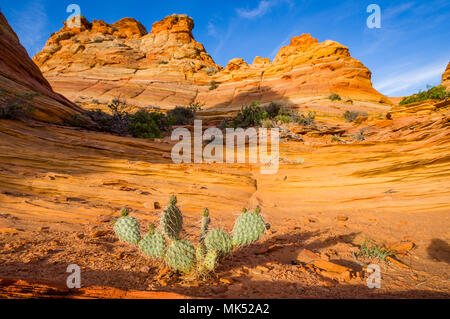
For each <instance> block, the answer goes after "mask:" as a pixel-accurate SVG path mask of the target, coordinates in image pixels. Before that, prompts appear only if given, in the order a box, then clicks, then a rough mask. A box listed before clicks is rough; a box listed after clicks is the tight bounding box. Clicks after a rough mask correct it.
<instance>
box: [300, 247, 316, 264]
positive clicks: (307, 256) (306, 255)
mask: <svg viewBox="0 0 450 319" xmlns="http://www.w3.org/2000/svg"><path fill="white" fill-rule="evenodd" d="M316 259H320V256H319V255H318V254H316V253H315V252H312V251H311V250H309V249H306V248H305V249H303V250H302V251H301V252H300V253H299V254H298V255H297V260H299V261H304V262H306V263H308V262H311V261H313V260H316Z"/></svg>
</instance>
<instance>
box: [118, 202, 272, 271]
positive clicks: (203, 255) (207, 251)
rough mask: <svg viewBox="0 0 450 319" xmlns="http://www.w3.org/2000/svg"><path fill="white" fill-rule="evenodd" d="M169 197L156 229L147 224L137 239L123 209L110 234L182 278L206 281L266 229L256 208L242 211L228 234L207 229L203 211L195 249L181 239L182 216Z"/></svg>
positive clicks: (135, 228)
mask: <svg viewBox="0 0 450 319" xmlns="http://www.w3.org/2000/svg"><path fill="white" fill-rule="evenodd" d="M176 204H177V198H176V197H175V196H172V197H171V198H170V200H169V205H168V206H167V207H166V209H165V210H164V212H163V213H162V215H161V218H160V221H159V228H156V227H155V225H154V224H150V226H149V231H148V233H147V234H145V235H144V236H141V231H140V225H139V221H138V220H137V219H136V218H134V217H132V216H129V210H128V209H127V208H124V209H122V211H121V217H120V218H118V219H117V220H115V221H114V232H115V233H116V235H117V236H118V237H119V239H120V240H122V241H124V242H127V243H129V244H132V245H135V246H137V247H138V248H139V250H140V252H141V253H142V254H143V255H145V256H146V257H148V258H152V259H156V260H159V261H162V262H163V263H164V264H166V265H167V266H169V267H170V268H172V269H173V270H175V271H177V272H180V273H183V274H195V275H197V276H198V277H206V276H207V275H208V274H210V273H211V272H213V271H214V270H215V269H216V267H217V265H218V264H219V262H220V261H221V260H222V259H224V258H226V257H227V256H229V255H230V254H231V253H232V251H233V250H234V249H236V248H239V247H242V246H245V245H248V244H251V243H254V242H256V241H258V240H259V239H260V238H261V237H262V236H263V235H264V233H265V231H266V230H267V229H268V228H269V227H270V225H269V224H267V223H265V222H264V219H263V217H262V216H261V214H260V209H259V207H257V208H255V209H254V210H253V211H247V210H245V209H244V211H243V212H242V214H241V215H240V216H239V217H238V218H237V219H236V221H235V224H234V228H233V231H232V233H231V234H229V233H228V232H226V231H224V230H222V229H211V230H210V229H209V224H210V216H209V215H210V214H209V210H208V209H207V208H205V209H204V210H203V217H202V221H201V234H200V238H199V241H198V244H197V246H194V244H193V243H192V242H190V241H189V240H187V239H185V238H182V237H181V233H182V229H183V215H182V212H181V210H180V209H179V208H178V207H177V206H176Z"/></svg>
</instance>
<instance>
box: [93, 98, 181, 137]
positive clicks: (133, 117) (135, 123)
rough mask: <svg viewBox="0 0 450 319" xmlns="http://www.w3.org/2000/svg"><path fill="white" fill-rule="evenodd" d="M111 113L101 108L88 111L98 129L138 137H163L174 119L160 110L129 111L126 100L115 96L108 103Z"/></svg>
mask: <svg viewBox="0 0 450 319" xmlns="http://www.w3.org/2000/svg"><path fill="white" fill-rule="evenodd" d="M108 108H109V109H110V111H111V114H108V113H106V112H103V111H102V110H100V109H97V110H93V111H87V114H88V115H89V117H90V118H91V119H92V120H93V121H94V122H95V123H97V125H98V129H99V130H100V131H103V132H108V133H112V134H116V135H121V136H125V135H128V134H130V135H132V136H133V137H138V138H155V137H161V136H162V133H161V131H166V130H168V129H169V128H170V127H171V126H172V125H173V124H174V121H173V120H172V119H171V118H170V117H168V116H166V115H165V114H163V113H161V112H158V111H149V110H140V111H137V112H136V113H134V114H130V113H128V112H127V110H126V108H127V105H126V102H125V101H123V100H121V99H119V98H115V99H113V100H112V101H111V103H110V104H108Z"/></svg>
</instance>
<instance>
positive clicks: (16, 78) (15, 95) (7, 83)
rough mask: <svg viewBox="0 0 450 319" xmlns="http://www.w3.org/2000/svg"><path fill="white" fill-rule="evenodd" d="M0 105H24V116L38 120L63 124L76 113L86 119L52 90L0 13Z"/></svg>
mask: <svg viewBox="0 0 450 319" xmlns="http://www.w3.org/2000/svg"><path fill="white" fill-rule="evenodd" d="M0 106H1V107H2V108H5V109H6V108H16V109H17V108H21V107H23V108H25V107H27V108H28V112H29V114H27V116H28V117H30V118H32V119H35V120H40V121H46V122H55V123H62V122H65V121H66V122H67V121H72V120H73V118H74V117H75V116H76V117H77V119H78V120H81V121H87V119H86V118H84V117H83V115H82V112H83V111H82V110H81V109H80V108H79V107H78V106H76V105H75V104H73V103H72V102H70V101H69V100H67V99H66V98H65V97H63V96H62V95H60V94H57V93H55V92H54V91H53V90H52V88H51V86H50V84H49V83H48V82H47V80H46V79H45V78H44V77H43V75H42V73H41V71H40V70H39V68H38V67H37V66H36V64H34V63H33V61H32V60H31V59H30V58H29V57H28V54H27V52H26V50H25V48H24V47H23V46H22V45H21V44H20V42H19V39H18V37H17V35H16V33H15V32H14V31H13V30H12V29H11V27H10V26H9V24H8V22H7V21H6V18H5V17H4V16H3V14H2V13H1V12H0Z"/></svg>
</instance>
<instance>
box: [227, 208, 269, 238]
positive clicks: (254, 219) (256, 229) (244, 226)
mask: <svg viewBox="0 0 450 319" xmlns="http://www.w3.org/2000/svg"><path fill="white" fill-rule="evenodd" d="M260 211H261V210H260V208H259V207H257V208H256V209H255V210H254V211H253V212H251V211H247V210H245V211H243V212H242V214H241V215H240V216H239V217H238V218H237V219H236V222H235V224H234V228H233V239H232V242H233V245H234V246H243V245H247V244H251V243H253V242H255V241H257V240H258V239H260V238H261V237H262V235H263V234H264V232H265V231H266V223H265V222H264V219H263V218H262V216H261V214H260Z"/></svg>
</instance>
